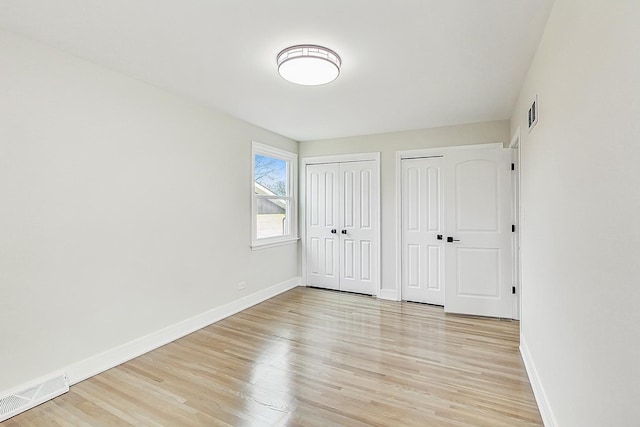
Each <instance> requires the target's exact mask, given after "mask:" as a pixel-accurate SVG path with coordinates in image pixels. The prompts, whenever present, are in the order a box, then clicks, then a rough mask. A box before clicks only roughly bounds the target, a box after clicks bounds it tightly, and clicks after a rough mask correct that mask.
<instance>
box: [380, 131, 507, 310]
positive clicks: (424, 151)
mask: <svg viewBox="0 0 640 427" xmlns="http://www.w3.org/2000/svg"><path fill="white" fill-rule="evenodd" d="M484 148H486V149H498V148H504V144H503V143H502V142H492V143H487V144H472V145H455V146H453V147H438V148H419V149H416V150H403V151H396V291H395V292H396V296H395V298H393V299H394V300H395V301H401V300H402V159H412V158H416V157H438V156H444V155H445V154H446V153H447V152H451V151H454V150H469V149H474V150H475V149H484ZM389 295H390V293H389Z"/></svg>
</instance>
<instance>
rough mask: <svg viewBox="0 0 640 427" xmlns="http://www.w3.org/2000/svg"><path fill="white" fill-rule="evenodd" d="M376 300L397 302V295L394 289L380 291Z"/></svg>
mask: <svg viewBox="0 0 640 427" xmlns="http://www.w3.org/2000/svg"><path fill="white" fill-rule="evenodd" d="M378 298H380V299H384V300H389V301H398V293H397V292H396V291H395V289H380V292H378Z"/></svg>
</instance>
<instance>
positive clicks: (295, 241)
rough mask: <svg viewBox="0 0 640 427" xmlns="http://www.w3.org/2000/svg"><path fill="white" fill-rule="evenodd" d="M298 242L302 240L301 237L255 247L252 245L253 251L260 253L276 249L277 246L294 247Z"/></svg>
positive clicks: (258, 244) (260, 244)
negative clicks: (268, 249)
mask: <svg viewBox="0 0 640 427" xmlns="http://www.w3.org/2000/svg"><path fill="white" fill-rule="evenodd" d="M298 240H300V238H299V237H293V238H290V239H286V240H278V241H277V242H266V243H257V244H255V245H251V250H253V251H259V250H260V249H267V248H274V247H276V246H284V245H292V244H294V243H297V242H298Z"/></svg>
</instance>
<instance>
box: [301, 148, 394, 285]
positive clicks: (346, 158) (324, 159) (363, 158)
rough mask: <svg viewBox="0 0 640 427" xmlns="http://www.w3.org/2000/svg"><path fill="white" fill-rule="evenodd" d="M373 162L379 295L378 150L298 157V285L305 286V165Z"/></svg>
mask: <svg viewBox="0 0 640 427" xmlns="http://www.w3.org/2000/svg"><path fill="white" fill-rule="evenodd" d="M371 161H372V162H375V167H376V169H377V173H378V191H377V196H378V205H377V206H376V209H378V221H377V222H376V233H375V237H376V248H377V254H376V262H377V264H378V265H377V268H376V283H374V294H373V296H375V297H379V295H380V273H381V264H380V261H381V258H380V254H381V252H382V250H381V248H380V217H381V215H380V152H379V151H376V152H371V153H355V154H335V155H327V156H313V157H304V158H302V159H300V170H301V171H302V173H300V174H299V181H300V187H299V188H300V190H299V197H298V201H299V203H298V206H299V207H300V212H299V213H300V215H299V218H300V222H299V223H298V226H299V230H301V236H300V241H301V243H302V245H301V257H300V258H301V261H302V262H301V266H302V271H301V276H302V283H301V284H300V286H307V256H306V251H307V216H306V204H307V165H318V164H326V163H349V162H371Z"/></svg>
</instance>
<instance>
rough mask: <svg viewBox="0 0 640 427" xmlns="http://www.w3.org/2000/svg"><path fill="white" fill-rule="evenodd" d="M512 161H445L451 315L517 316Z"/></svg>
mask: <svg viewBox="0 0 640 427" xmlns="http://www.w3.org/2000/svg"><path fill="white" fill-rule="evenodd" d="M510 159H511V155H510V152H509V150H503V149H497V150H488V149H484V150H460V151H451V152H449V153H447V154H446V156H445V158H444V194H445V199H444V201H445V230H446V235H445V238H446V239H447V240H446V242H445V248H446V249H445V257H446V267H445V311H447V312H450V313H464V314H473V315H481V316H493V317H505V318H511V317H512V315H513V313H512V308H513V305H512V298H511V283H510V281H511V269H512V260H511V221H510V219H511V202H510V194H511V191H510V184H511V183H510V179H511V177H510V174H511V160H510ZM450 240H452V241H450Z"/></svg>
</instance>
